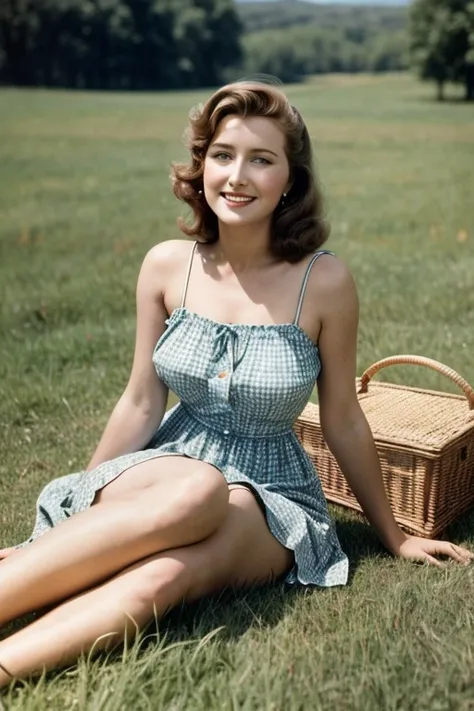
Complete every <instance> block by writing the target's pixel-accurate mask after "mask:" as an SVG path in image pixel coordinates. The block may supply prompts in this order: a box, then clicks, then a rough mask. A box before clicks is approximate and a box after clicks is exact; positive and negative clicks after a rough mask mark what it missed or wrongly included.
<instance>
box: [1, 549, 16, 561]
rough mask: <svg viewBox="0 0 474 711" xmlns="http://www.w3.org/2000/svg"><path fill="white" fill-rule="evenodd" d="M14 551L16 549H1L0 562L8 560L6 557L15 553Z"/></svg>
mask: <svg viewBox="0 0 474 711" xmlns="http://www.w3.org/2000/svg"><path fill="white" fill-rule="evenodd" d="M15 551H16V548H2V549H0V560H4V559H5V558H8V556H10V555H12V554H13V553H15Z"/></svg>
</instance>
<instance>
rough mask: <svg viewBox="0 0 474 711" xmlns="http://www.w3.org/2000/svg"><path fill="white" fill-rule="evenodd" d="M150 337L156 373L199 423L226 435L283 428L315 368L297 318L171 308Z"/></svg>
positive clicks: (307, 391) (303, 398)
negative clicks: (223, 319) (249, 318)
mask: <svg viewBox="0 0 474 711" xmlns="http://www.w3.org/2000/svg"><path fill="white" fill-rule="evenodd" d="M166 323H167V329H166V331H165V332H164V334H163V335H162V336H161V338H160V339H159V341H158V343H157V344H156V347H155V350H154V353H153V362H154V365H155V368H156V372H157V374H158V376H159V377H160V378H161V379H162V380H163V382H164V383H165V384H166V385H167V386H168V387H169V388H170V389H171V390H172V391H173V392H174V393H176V395H177V396H178V398H179V399H180V401H181V404H182V405H183V406H184V407H185V408H186V409H187V410H188V411H190V413H191V414H192V415H193V416H194V417H195V418H196V419H197V420H199V421H200V422H202V424H203V425H205V426H208V427H210V428H212V429H217V430H219V431H221V432H222V433H223V434H224V435H237V436H244V437H245V436H247V437H271V436H276V435H280V434H282V433H284V432H289V431H290V430H291V428H292V425H293V423H294V421H295V420H296V418H297V417H298V415H299V414H300V412H301V411H302V410H303V408H304V406H305V404H306V403H307V401H308V399H309V397H310V395H311V392H312V390H313V388H314V385H315V382H316V379H317V377H318V375H319V371H320V367H321V366H320V360H319V352H318V348H317V346H316V345H315V344H314V343H313V342H312V341H311V339H310V338H309V336H308V335H307V334H306V333H305V331H303V329H302V328H301V327H300V326H299V325H297V324H296V323H286V324H275V325H249V324H226V323H219V322H217V321H213V320H211V319H208V318H206V317H204V316H200V315H199V314H196V313H194V312H192V311H189V310H188V309H187V308H185V307H180V308H177V309H175V310H174V311H173V312H172V313H171V316H170V317H169V319H167V321H166Z"/></svg>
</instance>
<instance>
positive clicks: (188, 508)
mask: <svg viewBox="0 0 474 711" xmlns="http://www.w3.org/2000/svg"><path fill="white" fill-rule="evenodd" d="M167 486H168V492H167V493H165V492H164V491H163V489H162V488H161V487H160V486H159V485H158V486H157V487H156V492H155V493H156V496H157V497H158V501H157V503H158V502H159V501H160V500H161V502H163V501H164V500H166V502H167V503H166V504H165V507H166V516H170V518H171V522H172V523H174V522H176V521H179V522H181V525H182V524H185V523H186V522H187V523H188V524H189V525H190V526H191V527H192V528H193V529H202V531H203V536H202V537H204V536H207V535H210V534H211V533H212V532H213V531H215V530H216V529H217V528H218V527H219V526H220V525H221V524H222V523H223V521H224V520H225V517H226V515H227V513H228V507H229V488H228V486H227V482H226V480H225V479H224V476H223V475H222V473H221V472H220V471H219V470H218V469H216V468H215V467H213V466H212V465H210V464H206V463H205V462H196V466H195V467H193V468H192V469H191V470H189V471H188V472H187V473H186V474H184V475H183V476H181V477H179V478H177V480H176V481H175V482H173V483H171V484H168V485H167ZM152 497H153V493H152V492H147V494H146V499H147V504H148V505H147V508H148V510H149V512H150V516H151V525H152V527H155V526H156V528H157V529H161V528H162V527H163V513H164V512H163V507H162V505H158V506H156V507H154V506H153V503H152Z"/></svg>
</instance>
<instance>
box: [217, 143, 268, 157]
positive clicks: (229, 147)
mask: <svg viewBox="0 0 474 711" xmlns="http://www.w3.org/2000/svg"><path fill="white" fill-rule="evenodd" d="M211 148H225V149H226V150H234V148H235V146H232V145H231V144H230V143H213V144H212V146H211ZM250 153H271V154H272V156H275V158H278V153H275V152H274V151H271V150H270V149H269V148H252V149H251V150H250Z"/></svg>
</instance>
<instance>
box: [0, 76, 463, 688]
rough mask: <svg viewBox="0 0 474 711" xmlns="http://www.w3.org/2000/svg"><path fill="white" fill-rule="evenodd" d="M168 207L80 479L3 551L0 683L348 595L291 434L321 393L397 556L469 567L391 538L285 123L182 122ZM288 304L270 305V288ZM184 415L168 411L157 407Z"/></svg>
mask: <svg viewBox="0 0 474 711" xmlns="http://www.w3.org/2000/svg"><path fill="white" fill-rule="evenodd" d="M189 147H190V151H191V162H190V164H189V165H187V166H183V165H181V166H175V167H174V190H175V194H176V195H177V196H178V197H180V198H181V199H183V200H185V202H187V203H188V204H189V205H190V206H191V207H192V209H193V211H194V215H195V222H194V224H193V225H191V226H188V227H187V226H185V225H182V228H183V229H184V231H185V232H186V233H187V234H190V235H194V236H196V237H197V241H196V242H195V243H194V244H192V245H191V244H190V243H189V241H187V240H170V241H167V242H162V243H160V244H158V245H157V246H155V247H153V248H152V249H151V250H150V252H149V253H148V254H147V255H146V257H145V259H144V262H143V265H142V268H141V271H140V275H139V278H138V284H137V331H136V345H135V355H134V360H133V366H132V371H131V374H130V378H129V381H128V384H127V386H126V388H125V390H124V392H123V394H122V396H121V397H120V399H119V401H118V403H117V405H116V407H115V408H114V410H113V412H112V414H111V416H110V419H109V421H108V423H107V426H106V428H105V431H104V433H103V435H102V438H101V440H100V442H99V445H98V447H97V449H96V451H95V453H94V454H93V456H92V459H91V461H90V463H89V465H88V467H87V468H86V470H85V471H81V472H77V473H74V474H68V475H66V476H64V477H61V478H58V479H55V480H53V481H52V482H50V483H49V484H48V485H47V486H46V488H45V489H44V490H43V492H42V493H41V494H40V498H39V501H38V506H37V512H38V515H37V520H36V525H35V528H34V531H33V533H32V535H31V537H30V538H29V540H28V541H26V542H25V543H24V544H21V545H19V546H17V547H14V548H12V549H8V550H5V551H2V552H0V558H3V561H2V562H1V563H0V625H1V624H4V623H6V622H8V621H10V620H12V619H14V618H16V617H19V616H20V615H23V614H24V613H25V612H27V611H31V610H34V611H36V610H42V609H44V608H49V611H48V612H47V613H46V614H44V615H43V616H42V617H40V618H39V619H37V620H35V621H34V622H33V623H31V624H30V625H28V626H27V627H25V628H24V629H22V630H20V631H19V632H16V633H15V634H13V635H12V636H10V637H8V638H7V639H4V640H3V641H1V642H0V686H2V685H6V684H8V683H9V682H10V681H11V680H12V679H13V678H19V677H24V676H26V675H28V674H30V673H32V672H38V671H41V670H43V669H48V668H51V667H54V666H60V665H64V664H68V663H70V662H72V661H74V660H75V659H76V658H77V657H78V655H80V654H81V653H83V652H86V651H88V650H90V649H91V648H94V649H95V650H99V649H101V648H107V647H111V646H114V645H116V644H119V643H121V642H122V641H123V639H124V638H127V637H130V636H133V635H134V634H136V632H137V630H140V629H143V628H144V627H146V625H147V624H148V623H149V622H150V621H151V620H152V619H153V618H154V617H156V615H158V616H161V615H162V614H164V613H165V612H166V611H167V610H168V609H169V608H170V607H173V606H175V605H178V604H179V603H180V602H182V601H183V600H185V601H189V600H194V599H196V598H199V597H201V596H203V595H206V594H209V593H216V592H219V591H222V590H223V589H224V588H225V587H227V586H238V587H244V588H248V587H251V586H260V585H264V584H267V583H269V582H273V581H275V580H276V581H285V582H286V583H287V584H290V585H305V586H314V585H317V586H321V587H330V586H334V585H343V584H345V583H346V582H347V577H348V559H347V557H346V555H345V553H344V552H343V551H342V549H341V546H340V544H339V540H338V537H337V534H336V529H335V526H334V523H333V521H332V520H331V517H330V515H329V511H328V508H327V504H326V501H325V498H324V495H323V491H322V488H321V485H320V482H319V479H318V476H317V472H316V471H315V469H314V467H313V465H312V463H311V461H310V459H309V457H308V456H307V454H306V453H305V451H304V450H303V448H302V446H301V443H300V442H299V441H298V439H297V438H296V435H295V434H294V431H293V425H294V423H295V421H296V419H297V417H298V415H299V414H300V413H301V411H302V410H303V408H304V406H305V404H306V403H307V401H308V399H309V398H310V396H311V393H312V391H313V388H314V386H315V384H316V383H317V386H318V393H319V403H320V413H321V424H322V428H323V433H324V436H325V438H326V441H327V442H328V445H329V446H330V448H331V450H332V452H333V453H334V455H335V457H336V459H337V461H338V463H339V465H340V467H341V469H342V471H343V473H344V475H345V477H346V478H347V480H348V482H349V485H350V487H351V489H352V490H353V492H354V493H355V495H356V497H357V499H358V501H359V503H360V505H361V507H362V509H363V510H364V512H365V513H366V515H367V518H368V519H369V521H370V522H371V523H372V524H373V525H374V527H375V528H376V530H377V531H378V533H379V536H380V538H381V540H382V542H383V543H384V544H385V546H386V547H387V548H388V550H389V551H390V552H392V553H393V554H394V555H397V556H400V557H403V558H410V559H416V560H420V559H421V560H425V561H428V562H430V563H434V564H438V561H437V560H436V558H435V557H434V555H435V554H443V555H447V556H450V557H451V558H453V559H455V560H457V561H458V562H461V563H467V562H469V560H470V559H471V558H472V554H471V553H470V552H469V551H467V550H466V549H463V548H461V547H459V546H455V545H452V544H449V543H447V542H445V541H444V542H441V541H426V540H424V539H419V538H415V537H410V536H406V535H405V534H404V533H403V532H402V531H401V530H400V529H399V527H398V526H397V523H396V521H395V519H394V517H393V514H392V512H391V510H390V505H389V502H388V500H387V497H386V495H385V491H384V487H383V482H382V476H381V471H380V464H379V461H378V458H377V452H376V449H375V445H374V442H373V438H372V435H371V433H370V430H369V427H368V425H367V422H366V420H365V418H364V415H363V413H362V410H361V408H360V405H359V402H358V400H357V397H356V391H355V387H354V379H355V362H356V343H357V323H358V304H357V294H356V290H355V285H354V282H353V280H352V278H351V275H350V274H349V272H348V270H347V268H346V267H345V265H344V264H342V263H341V262H340V261H339V260H338V259H337V258H336V257H335V256H334V255H333V254H332V252H328V251H327V250H321V249H320V247H321V245H322V244H323V243H324V241H325V240H326V238H327V234H328V230H327V226H326V224H325V222H324V219H323V217H322V203H321V196H320V192H319V190H318V188H317V185H316V182H315V179H314V173H313V170H312V165H311V146H310V140H309V136H308V132H307V130H306V127H305V125H304V123H303V121H302V119H301V116H300V115H299V113H298V111H297V110H296V109H294V108H293V107H292V106H290V104H289V102H288V101H287V99H286V97H285V96H284V94H283V93H282V92H281V91H280V90H279V89H276V88H274V87H269V86H265V85H262V84H248V83H243V84H233V85H229V86H227V87H224V88H223V89H221V90H219V91H217V92H216V93H215V94H214V95H213V96H212V97H211V98H210V99H209V101H208V102H207V104H206V105H205V106H204V107H203V108H201V109H199V110H198V111H197V113H195V114H194V116H193V117H192V119H191V122H190V133H189ZM283 287H284V288H283ZM169 389H170V390H172V391H173V392H174V393H176V395H177V396H178V399H179V402H178V405H176V406H175V407H174V408H173V409H172V410H170V411H169V412H167V413H166V414H165V408H166V402H167V395H168V390H169Z"/></svg>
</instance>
